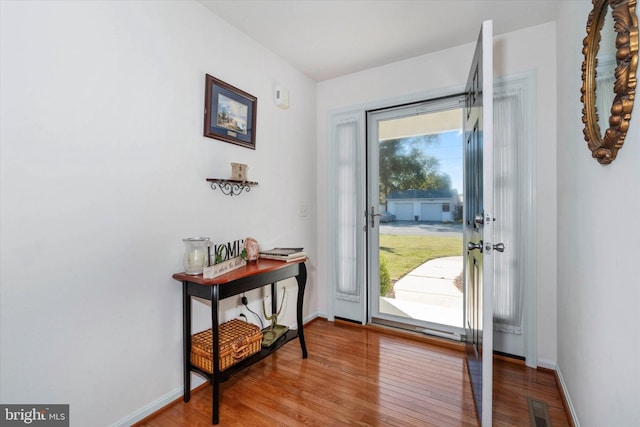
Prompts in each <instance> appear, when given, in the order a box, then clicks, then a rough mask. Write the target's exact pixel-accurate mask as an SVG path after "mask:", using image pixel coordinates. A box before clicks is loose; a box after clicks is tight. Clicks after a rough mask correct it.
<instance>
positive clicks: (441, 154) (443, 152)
mask: <svg viewBox="0 0 640 427" xmlns="http://www.w3.org/2000/svg"><path fill="white" fill-rule="evenodd" d="M439 135H440V138H439V141H438V142H435V143H433V144H429V146H428V148H427V155H428V156H434V157H437V158H438V160H439V161H440V172H444V173H446V174H447V175H449V176H450V177H451V188H455V189H456V190H458V194H462V192H463V186H462V131H460V130H455V131H450V132H444V133H440V134H439Z"/></svg>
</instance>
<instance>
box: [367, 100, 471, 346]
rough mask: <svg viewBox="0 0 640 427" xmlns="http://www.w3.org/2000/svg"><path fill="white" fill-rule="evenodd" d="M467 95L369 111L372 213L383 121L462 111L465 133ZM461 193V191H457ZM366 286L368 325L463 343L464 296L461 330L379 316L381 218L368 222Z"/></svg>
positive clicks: (368, 194)
mask: <svg viewBox="0 0 640 427" xmlns="http://www.w3.org/2000/svg"><path fill="white" fill-rule="evenodd" d="M464 99H465V98H464V93H463V92H455V93H450V94H447V95H445V96H438V97H436V98H430V99H429V98H427V99H422V100H420V101H418V102H412V103H406V102H405V103H402V104H400V105H387V106H386V107H383V108H377V109H371V110H368V111H367V116H366V117H367V120H366V126H367V150H366V151H367V154H366V156H367V176H366V183H367V208H368V209H371V207H372V206H375V211H376V213H379V212H378V209H379V200H378V199H379V186H378V182H379V174H378V169H379V168H378V167H376V165H379V150H378V149H377V147H372V145H373V144H377V143H378V141H376V139H377V138H376V135H377V133H378V130H377V123H378V122H380V121H383V120H387V119H389V120H393V119H401V118H404V117H412V116H416V115H422V114H430V113H438V112H441V111H450V110H455V109H459V110H461V111H460V130H462V124H463V123H462V119H463V114H464ZM463 146H464V144H463V137H462V136H461V137H460V154H461V156H462V155H463V154H462V149H463ZM458 190H462V189H458ZM367 230H368V232H367V283H366V287H367V290H368V295H369V296H368V318H367V321H368V322H369V323H377V324H381V325H387V326H395V327H399V328H401V329H406V330H410V331H414V332H420V333H426V334H430V335H436V336H440V337H445V338H449V339H453V340H460V339H461V336H462V335H463V333H464V310H463V307H464V304H465V299H464V295H463V301H462V307H460V309H461V313H460V316H461V319H460V321H461V322H462V326H461V327H458V326H452V325H447V324H440V323H435V322H430V321H424V320H419V319H412V318H410V317H401V316H395V315H393V314H388V313H380V308H379V304H380V298H379V289H380V281H379V267H380V259H379V253H380V244H379V230H380V221H379V218H378V219H375V226H372V222H371V218H370V217H369V218H368V221H367ZM463 249H464V248H463V247H462V243H461V247H460V251H461V252H460V255H461V256H463V252H464V250H463ZM462 269H464V268H462Z"/></svg>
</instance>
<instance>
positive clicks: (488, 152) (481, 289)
mask: <svg viewBox="0 0 640 427" xmlns="http://www.w3.org/2000/svg"><path fill="white" fill-rule="evenodd" d="M465 92H466V97H467V101H466V108H465V114H464V135H465V140H466V142H465V178H464V182H465V190H464V200H465V201H464V211H465V212H464V239H465V243H466V245H465V252H466V256H465V257H464V260H465V280H464V286H465V297H466V302H465V336H466V342H467V367H468V369H469V375H470V378H471V387H472V389H473V395H474V399H475V403H476V410H477V412H478V418H479V419H480V423H481V425H483V426H490V425H491V423H492V404H493V387H492V382H493V252H494V243H493V222H494V220H495V218H494V216H493V22H492V21H485V22H483V23H482V29H481V31H480V37H479V39H478V43H477V45H476V51H475V54H474V58H473V62H472V64H471V70H470V72H469V78H468V80H467V87H466V91H465Z"/></svg>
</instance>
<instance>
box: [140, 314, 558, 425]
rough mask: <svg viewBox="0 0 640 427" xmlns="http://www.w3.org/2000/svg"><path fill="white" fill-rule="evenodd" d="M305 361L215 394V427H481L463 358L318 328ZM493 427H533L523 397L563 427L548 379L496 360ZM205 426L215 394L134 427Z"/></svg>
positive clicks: (205, 391)
mask: <svg viewBox="0 0 640 427" xmlns="http://www.w3.org/2000/svg"><path fill="white" fill-rule="evenodd" d="M305 338H306V341H307V349H308V350H309V357H308V359H306V360H303V359H302V358H301V352H300V346H299V344H298V342H297V341H293V342H291V343H289V344H287V345H286V346H284V347H283V348H281V349H280V350H279V351H278V352H277V353H275V354H273V355H271V356H270V357H268V358H266V359H264V360H262V361H261V362H259V363H257V364H255V365H253V366H251V367H250V368H248V369H246V370H245V371H243V372H241V373H239V374H237V375H236V376H234V377H232V378H231V379H230V380H228V381H227V382H225V383H223V384H221V387H220V389H221V402H220V425H221V426H298V425H307V426H322V427H326V426H348V425H356V426H477V425H478V422H477V419H476V415H475V410H474V403H473V400H472V396H471V385H470V383H469V379H468V375H467V372H466V367H465V361H464V353H463V352H462V351H458V350H455V349H452V348H447V347H442V346H437V345H433V344H430V343H427V342H425V341H424V340H420V339H414V338H411V337H406V336H401V335H398V334H388V333H385V332H384V331H381V330H378V329H374V328H364V327H361V326H357V325H350V324H345V323H338V322H337V323H333V322H328V321H326V320H323V319H317V320H315V321H313V322H311V323H310V324H309V325H308V326H307V327H305ZM494 377H495V381H494V425H495V426H529V414H528V409H527V396H531V397H532V398H534V399H538V400H543V401H545V402H546V403H547V405H548V410H549V414H550V418H551V422H552V425H553V426H554V427H559V426H568V425H570V424H569V421H568V419H567V416H566V414H565V411H564V407H563V404H562V400H561V398H560V394H559V392H558V388H557V386H556V383H555V378H554V375H553V374H552V373H550V372H544V371H537V370H534V369H530V368H526V367H524V366H522V365H518V364H514V363H510V362H505V361H502V360H496V362H495V373H494ZM137 425H138V426H148V427H169V426H209V425H211V386H210V385H207V386H204V387H202V388H201V389H200V390H198V391H196V392H194V393H192V397H191V401H190V402H189V403H186V404H185V403H184V402H182V400H181V399H180V400H179V401H177V402H175V403H174V404H172V405H170V406H168V407H167V408H166V409H165V410H163V411H162V412H159V413H157V414H154V415H152V416H151V417H149V418H147V419H146V420H143V421H142V422H140V423H138V424H137Z"/></svg>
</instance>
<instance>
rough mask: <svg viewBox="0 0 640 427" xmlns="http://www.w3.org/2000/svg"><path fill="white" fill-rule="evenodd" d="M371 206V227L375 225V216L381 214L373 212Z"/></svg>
mask: <svg viewBox="0 0 640 427" xmlns="http://www.w3.org/2000/svg"><path fill="white" fill-rule="evenodd" d="M373 212H374V210H373V206H371V228H373V227H375V226H376V217H377V216H382V214H377V213H373Z"/></svg>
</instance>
